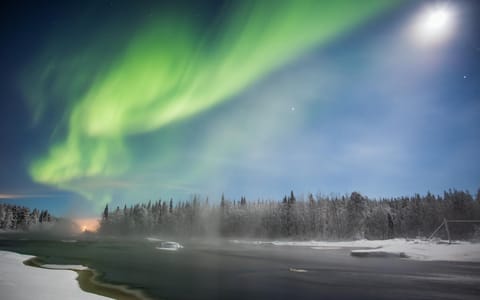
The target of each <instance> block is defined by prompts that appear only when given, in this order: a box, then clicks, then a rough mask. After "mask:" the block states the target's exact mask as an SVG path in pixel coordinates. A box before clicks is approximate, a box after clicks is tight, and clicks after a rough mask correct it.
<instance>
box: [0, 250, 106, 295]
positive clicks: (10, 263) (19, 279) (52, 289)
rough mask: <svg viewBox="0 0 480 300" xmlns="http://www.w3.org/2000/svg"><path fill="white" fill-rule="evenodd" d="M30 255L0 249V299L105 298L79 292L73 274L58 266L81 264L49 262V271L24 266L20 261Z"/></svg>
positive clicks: (70, 267)
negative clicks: (54, 263)
mask: <svg viewBox="0 0 480 300" xmlns="http://www.w3.org/2000/svg"><path fill="white" fill-rule="evenodd" d="M30 258H32V256H29V255H22V254H18V253H14V252H8V251H0V270H1V272H0V298H1V299H9V300H20V299H28V300H29V299H49V300H56V299H62V300H63V299H82V300H83V299H109V298H105V297H102V296H98V295H94V294H90V293H87V292H84V291H82V290H81V289H80V287H79V286H78V282H77V281H76V280H75V279H76V278H77V273H75V272H74V271H71V270H59V269H58V268H60V267H62V268H68V269H81V268H84V267H83V266H66V267H65V266H58V265H49V266H48V267H49V268H51V269H52V270H46V269H41V268H35V267H29V266H26V265H24V264H23V262H24V261H25V260H27V259H30ZM53 269H55V270H53Z"/></svg>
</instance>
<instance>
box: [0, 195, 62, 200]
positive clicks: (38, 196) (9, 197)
mask: <svg viewBox="0 0 480 300" xmlns="http://www.w3.org/2000/svg"><path fill="white" fill-rule="evenodd" d="M60 196H61V195H59V194H0V199H32V198H54V197H60Z"/></svg>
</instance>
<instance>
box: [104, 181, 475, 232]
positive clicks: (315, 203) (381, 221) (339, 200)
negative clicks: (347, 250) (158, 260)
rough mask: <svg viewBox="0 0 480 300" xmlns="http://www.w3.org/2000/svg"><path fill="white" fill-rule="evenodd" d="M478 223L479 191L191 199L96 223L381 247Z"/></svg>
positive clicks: (118, 213) (141, 207)
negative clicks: (447, 222) (369, 242)
mask: <svg viewBox="0 0 480 300" xmlns="http://www.w3.org/2000/svg"><path fill="white" fill-rule="evenodd" d="M444 218H446V219H462V220H463V219H467V220H472V219H480V190H479V192H478V193H477V194H476V196H475V198H474V197H473V196H472V195H471V194H470V193H469V192H468V191H457V190H449V191H446V192H444V194H443V195H442V196H434V195H432V194H431V193H427V194H426V195H423V196H420V195H415V196H413V197H399V198H391V199H380V200H373V199H368V198H367V197H365V196H363V195H361V194H359V193H357V192H354V193H352V194H351V195H346V196H340V197H337V196H334V197H328V196H322V195H317V196H313V195H311V194H310V195H308V196H307V197H306V199H305V198H302V199H297V197H295V195H294V193H293V192H291V193H290V195H288V196H285V197H284V198H283V199H282V200H281V201H264V200H257V201H247V199H246V198H245V197H242V198H241V199H240V201H236V200H233V201H232V200H228V199H226V198H225V197H224V196H223V195H222V198H221V200H220V202H219V203H216V204H211V203H209V201H208V198H207V199H204V200H201V199H200V198H199V197H198V196H193V198H192V199H191V200H190V201H185V202H177V203H175V204H174V203H173V200H172V199H170V201H168V202H166V201H162V200H159V201H156V202H151V201H149V202H148V203H142V204H136V205H133V206H130V207H127V206H124V207H123V208H120V207H117V208H116V209H113V210H109V208H108V205H107V206H106V207H105V210H104V212H103V215H102V220H101V224H100V229H99V232H100V233H102V234H113V235H125V234H134V233H141V234H160V235H165V236H173V235H177V236H212V235H216V236H221V237H257V238H291V239H323V240H335V239H359V238H367V239H388V238H393V237H418V236H422V237H424V236H428V235H429V234H431V233H432V232H433V231H434V230H435V228H436V227H438V226H439V225H440V224H441V223H442V221H443V219H444ZM476 230H477V232H478V227H476V225H475V224H463V223H457V224H452V226H450V232H451V234H452V238H456V239H468V238H471V237H472V236H473V235H474V233H475V231H476Z"/></svg>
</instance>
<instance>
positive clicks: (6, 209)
mask: <svg viewBox="0 0 480 300" xmlns="http://www.w3.org/2000/svg"><path fill="white" fill-rule="evenodd" d="M54 221H55V219H54V218H53V217H52V216H51V215H50V213H49V212H48V210H38V209H36V208H35V209H33V210H32V211H30V209H29V208H28V207H25V206H18V205H11V204H0V229H2V230H30V229H40V228H41V227H42V225H43V224H49V223H52V222H54Z"/></svg>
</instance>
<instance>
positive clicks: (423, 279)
mask: <svg viewBox="0 0 480 300" xmlns="http://www.w3.org/2000/svg"><path fill="white" fill-rule="evenodd" d="M183 244H184V246H185V247H184V248H183V249H180V250H178V251H162V250H158V249H156V248H155V246H156V244H155V243H152V242H149V241H147V240H144V239H136V240H135V239H128V240H127V239H101V240H100V239H90V240H79V241H76V242H75V241H63V242H62V241H59V240H29V239H23V240H19V239H10V238H5V237H4V238H2V239H0V249H1V250H7V251H15V252H19V253H23V254H30V255H35V256H39V257H40V258H41V259H42V261H44V262H45V263H50V264H82V265H86V266H88V267H90V268H92V269H95V270H96V271H98V272H99V273H100V274H101V276H100V279H101V280H102V281H103V282H106V283H111V284H119V285H128V286H129V287H132V288H135V289H140V290H142V291H143V292H144V293H145V294H147V295H148V296H150V297H152V298H154V299H172V300H175V299H179V300H181V299H191V300H194V299H195V300H199V299H316V300H318V299H402V300H403V299H462V300H467V299H478V298H479V295H480V263H467V262H463V263H459V262H423V261H413V260H409V259H402V258H375V257H367V258H358V257H352V256H350V249H330V250H329V249H325V250H318V249H311V248H309V247H292V246H273V245H269V244H265V245H248V244H232V243H230V242H228V241H221V240H216V241H198V240H197V241H194V242H193V241H190V242H188V241H184V242H183Z"/></svg>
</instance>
